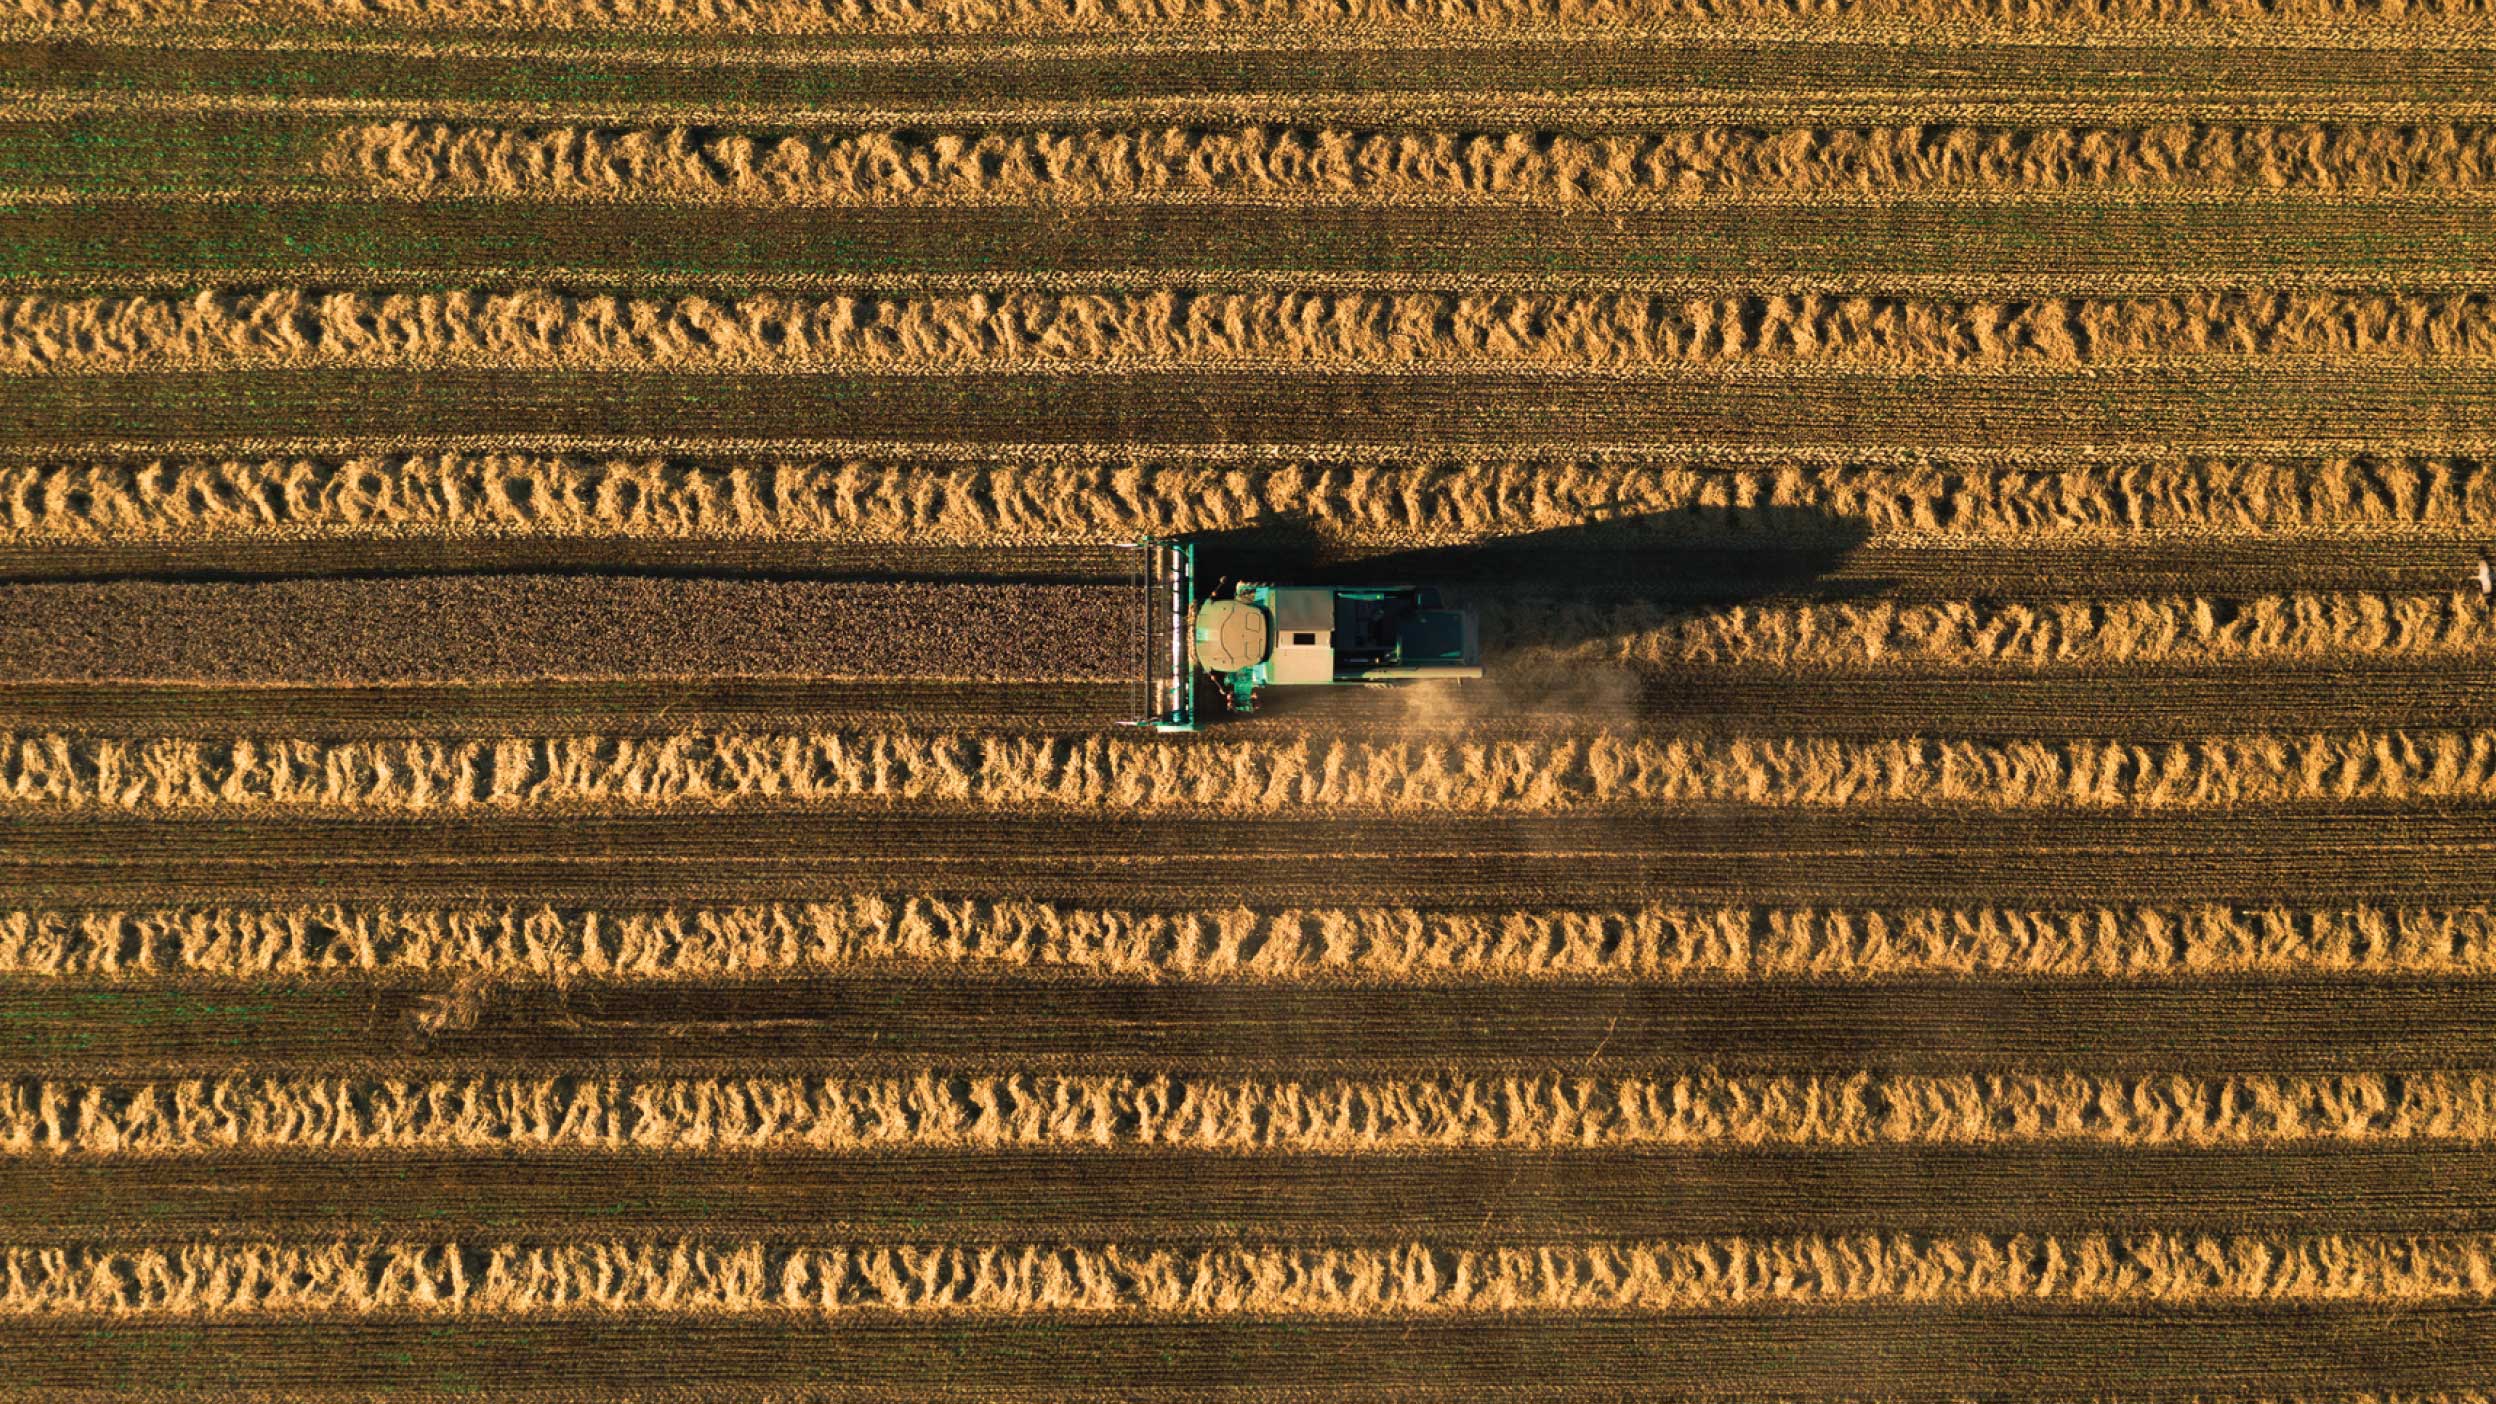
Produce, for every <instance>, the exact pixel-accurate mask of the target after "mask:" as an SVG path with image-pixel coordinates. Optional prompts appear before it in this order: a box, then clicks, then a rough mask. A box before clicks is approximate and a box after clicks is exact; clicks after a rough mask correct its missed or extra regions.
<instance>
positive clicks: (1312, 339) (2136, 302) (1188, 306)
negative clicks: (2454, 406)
mask: <svg viewBox="0 0 2496 1404" xmlns="http://www.w3.org/2000/svg"><path fill="white" fill-rule="evenodd" d="M2491 353H2496V294H2490V293H2483V292H2416V293H2392V292H2363V291H2326V292H2201V293H2187V294H2175V295H2167V296H2129V297H2051V296H2044V297H2031V298H1990V299H1988V298H1937V297H1908V296H1886V295H1855V296H1838V295H1831V294H1822V293H1793V294H1773V295H1772V294H1742V295H1730V296H1707V295H1666V294H1656V293H1646V292H1617V293H1575V292H1427V291H1422V292H1343V291H1332V290H1308V291H1289V292H1271V291H1254V292H1238V291H1222V290H1219V289H1200V288H1188V289H1165V290H1161V291H1154V292H1127V291H1100V292H1043V291H1027V290H1026V291H1000V292H976V293H928V294H905V293H879V292H873V291H866V290H861V291H859V292H856V293H846V294H838V295H828V296H816V295H804V294H785V293H762V292H758V293H749V294H743V295H737V294H719V295H715V296H714V295H708V294H687V295H683V296H656V297H652V296H633V295H626V294H608V293H594V292H565V291H558V290H555V289H550V288H527V289H520V290H517V291H508V292H504V291H474V290H459V291H442V292H370V291H357V290H349V289H335V290H333V289H321V288H270V289H259V290H235V291H228V290H204V291H200V292H196V293H191V294H159V293H141V294H126V295H109V296H76V295H59V294H51V293H31V294H22V295H17V296H10V297H0V372H8V373H15V374H27V373H40V372H87V373H91V372H104V371H136V370H174V369H201V370H209V369H223V368H238V369H239V368H247V367H256V366H267V367H287V366H400V365H405V366H477V367H510V368H548V369H572V368H577V369H600V368H605V369H637V368H647V369H669V368H682V369H686V370H729V369H739V368H743V369H750V370H757V371H770V370H789V371H799V370H810V369H840V368H852V367H856V368H889V369H893V370H902V371H908V370H930V371H933V370H947V369H962V368H969V367H977V366H1000V367H1013V366H1031V367H1045V366H1062V367H1114V366H1142V365H1160V364H1177V365H1186V364H1198V365H1209V366H1220V365H1278V366H1279V365H1306V366H1312V367H1341V368H1346V369H1364V370H1375V369H1379V368H1392V367H1396V366H1424V365H1515V366H1541V367H1549V368H1554V369H1572V368H1574V369H1582V370H1589V371H1592V370H1614V371H1635V370H1639V369H1658V370H1661V369H1667V368H1723V367H1731V366H1740V365H1744V364H1749V363H1753V362H1758V363H1765V364H1795V365H1808V364H1825V365H1831V366H1861V367H1884V368H1894V369H1908V368H1930V369H1950V368H1983V367H2022V366H2025V367H2054V366H2075V365H2088V364H2103V363H2108V362H2120V361H2137V360H2144V359H2151V360H2154V359H2162V358H2170V357H2184V356H2192V357H2198V356H2218V357H2247V356H2305V355H2314V356H2319V355H2337V356H2366V357H2381V358H2388V359H2394V360H2405V361H2419V360H2437V359H2446V358H2454V357H2462V358H2477V357H2484V356H2487V355H2489V354H2491Z"/></svg>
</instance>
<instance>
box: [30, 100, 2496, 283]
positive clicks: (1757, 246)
mask: <svg viewBox="0 0 2496 1404" xmlns="http://www.w3.org/2000/svg"><path fill="white" fill-rule="evenodd" d="M150 120H161V119H154V118H151V119H150ZM220 120H222V121H224V122H228V123H230V122H232V121H233V119H231V118H224V119H220ZM252 120H258V119H252ZM8 135H9V129H8V128H6V127H4V126H0V142H5V140H6V138H7V136H8ZM46 137H47V139H48V140H49V141H51V142H52V143H53V144H51V145H46V146H43V147H41V148H39V149H38V150H37V151H35V152H32V153H30V155H31V156H33V157H34V158H35V159H43V158H44V157H46V156H47V155H49V154H50V153H54V152H58V151H59V150H61V149H62V148H61V147H60V146H59V145H58V141H59V138H58V137H57V136H56V135H52V134H49V133H47V134H46ZM195 140H197V141H200V142H202V143H205V142H206V140H207V138H205V137H200V138H195ZM211 149H213V148H211ZM8 154H9V153H8V152H7V150H6V149H5V146H0V158H5V157H6V156H7V155H8ZM309 159H310V158H309V157H308V156H297V157H295V158H293V161H292V164H304V163H306V162H308V160H309ZM180 164H181V165H183V166H188V165H190V164H191V163H190V162H188V161H184V162H181V163H180ZM266 164H269V165H272V166H279V165H283V164H288V163H287V162H281V161H278V160H275V159H272V160H271V161H269V162H267V163H266ZM232 166H233V162H232V160H231V159H230V158H228V159H223V160H221V161H220V162H219V163H217V164H215V165H213V166H212V167H211V168H209V169H206V170H202V171H200V172H199V173H198V174H197V175H196V176H194V177H192V178H191V180H192V183H194V184H200V185H208V186H222V185H230V184H232V183H234V172H233V170H232ZM141 174H143V172H141V171H140V170H138V169H137V168H135V167H134V166H133V165H132V164H129V163H121V164H114V165H110V166H107V167H106V168H104V169H103V170H102V171H99V172H98V173H97V178H98V180H99V182H101V181H104V180H111V181H115V182H127V181H131V180H133V179H135V178H137V177H139V176H140V175H141ZM18 179H20V180H28V179H29V177H28V176H25V175H21V176H19V177H18ZM2484 209H2485V205H2484V204H2483V203H2481V202H2476V201H2467V200H2455V201H2436V200H2434V199H2431V198H2408V199H2367V198H2365V197H2363V196H2349V197H2344V198H2339V199H2334V200H2331V201H2329V202H2319V201H2308V202H2303V203H2295V204H2254V205H2247V204H2243V203H2239V202H2227V201H2214V202H2211V203H2206V204H2199V205H2195V204H2183V203H2170V204H2150V205H2141V204H2137V203H2136V204H2125V203H2123V202H2121V201H2118V200H2108V199H2105V198H2102V197H2095V198H2093V197H2092V196H2091V195H2089V194H2088V193H2086V192H2071V193H2067V194H2062V195H2057V196H2052V197H2049V198H2047V199H2045V200H2037V199H2027V200H2019V199H2014V200H2010V201H2007V202H2003V203H1994V204H1969V203H1959V204H1951V203H1933V204H1924V205H1917V204H1899V205H1886V206H1884V205H1872V206H1866V205H1863V204H1861V203H1854V204H1848V203H1844V202H1842V201H1840V200H1831V201H1828V202H1825V203H1821V204H1817V205H1809V204H1805V205H1793V206H1783V207H1780V206H1776V205H1768V206H1761V205H1755V204H1754V205H1743V206H1723V205H1717V206H1700V207H1682V208H1670V209H1623V210H1604V209H1600V208H1599V207H1587V208H1583V209H1579V210H1575V211H1571V210H1551V209H1542V210H1535V209H1516V208H1481V207H1476V208H1471V209H1467V208H1461V207H1458V208H1437V209H1432V208H1426V207H1421V208H1413V207H1407V208H1387V207H1383V206H1372V207H1369V208H1366V209H1363V208H1349V209H1346V208H1325V207H1311V206H1302V207H1298V208H1293V207H1290V206H1281V207H1277V206H1274V205H1270V204H1269V205H1255V204H1248V203H1237V204H1211V203H1209V204H1199V205H1167V206H1160V207H1156V206H1153V205H1150V204H1130V205H1126V206H1118V205H1111V204H1094V205H1082V204H1077V205H1070V206H1066V207H1064V208H1062V209H1052V210H1051V211H1050V212H1049V214H1048V216H1047V217H1046V218H1034V217H1033V214H1032V212H1031V210H1030V209H1029V208H1028V207H1022V208H1002V209H1000V208H988V209H981V208H961V207H958V206H957V207H954V208H944V207H942V206H936V207H930V208H922V209H916V210H912V209H893V208H877V207H873V206H868V207H863V208H840V209H813V208H806V207H803V206H794V205H779V206H773V205H754V204H743V205H728V206H713V207H704V206H700V205H694V204H688V203H666V202H664V201H657V202H635V203H606V202H594V201H565V202H558V203H555V204H553V205H551V206H550V205H547V204H543V203H540V202H537V201H533V200H530V201H510V200H498V199H474V198H437V199H433V200H427V201H425V202H423V203H415V202H412V201H405V200H397V199H393V200H382V201H375V200H372V199H369V198H363V197H348V198H340V199H336V200H326V199H325V200H317V201H298V200H286V201H277V202H270V203H256V202H235V203H228V204H205V205H193V206H186V207H182V208H179V209H168V208H167V207H166V205H165V204H164V203H163V202H161V201H151V200H147V199H144V198H141V197H136V196H130V195H124V194H120V193H118V192H117V191H115V190H114V188H113V186H110V185H100V186H99V193H98V194H97V195H96V196H95V197H94V198H93V199H90V200H81V201H78V202H76V203H68V204H45V205H19V206H14V207H10V206H5V205H0V275H5V276H15V277H22V278H42V279H45V280H46V283H47V286H50V287H57V288H60V289H63V290H66V289H69V288H74V287H79V286H82V285H84V286H96V287H111V286H113V285H114V283H115V280H127V279H129V278H131V277H132V276H134V275H138V274H142V273H153V272H157V271H159V270H181V271H183V272H191V273H196V274H198V275H199V276H202V277H210V278H213V277H214V276H215V275H216V274H217V273H219V272H222V271H226V270H233V271H235V272H238V273H244V274H246V275H247V276H252V277H269V276H275V275H273V274H272V273H271V272H269V271H267V270H283V269H287V268H306V269H317V270H321V271H320V272H318V273H314V274H311V275H310V276H313V277H319V278H334V277H336V276H337V275H336V274H335V273H334V272H330V271H329V270H333V269H337V268H340V267H350V268H355V267H361V268H372V269H376V270H391V271H399V270H419V269H421V270H424V273H423V275H422V276H424V277H425V278H426V279H427V281H428V285H429V286H434V287H440V286H444V285H446V283H447V284H456V283H457V282H458V281H459V280H461V279H463V278H470V277H485V278H492V277H496V276H498V275H499V276H508V275H507V274H504V273H503V270H508V269H511V268H514V267H528V266H540V267H547V268H562V269H585V270H597V273H596V276H597V278H598V282H599V285H600V286H602V287H604V286H620V287H626V288H642V289H651V290H660V289H669V288H683V287H685V286H686V285H687V283H688V282H689V281H691V280H693V279H699V280H701V284H702V285H704V286H715V285H716V283H717V281H718V280H721V279H735V278H737V277H739V276H745V277H751V278H756V279H759V280H768V279H771V278H775V277H779V278H786V277H791V276H799V275H809V276H832V277H837V276H843V275H848V276H854V277H857V278H860V279H862V280H883V279H889V278H890V277H891V276H892V268H893V262H892V260H893V252H892V251H893V250H895V249H907V250H909V265H908V266H909V269H910V271H911V272H912V273H913V274H966V273H985V272H990V271H993V270H995V269H998V268H1016V269H1020V270H1024V271H1028V272H1035V273H1060V274H1083V273H1096V274H1103V275H1113V276H1115V275H1127V274H1129V272H1130V270H1134V269H1151V270H1155V271H1156V272H1161V273H1165V274H1167V275H1168V276H1170V277H1173V278H1184V277H1200V278H1204V277H1219V276H1221V275H1223V274H1226V273H1232V272H1237V271H1255V272H1260V273H1274V272H1368V273H1381V274H1402V275H1406V276H1410V277H1415V278H1431V277H1436V276H1443V275H1445V274H1446V273H1448V272H1449V271H1450V269H1451V268H1453V267H1456V266H1459V265H1458V263H1457V261H1456V260H1455V259H1454V257H1453V256H1452V252H1451V251H1453V250H1461V251H1462V260H1461V266H1462V268H1463V269H1464V271H1466V272H1468V273H1472V274H1477V275H1483V276H1492V275H1500V274H1509V275H1518V276H1556V277H1566V276H1570V275H1580V276H1586V277H1612V278H1622V277H1626V278H1694V279H1722V280H1726V281H1728V282H1732V283H1736V284H1754V285H1755V284H1757V283H1758V282H1761V281H1764V280H1773V279H1777V278H1795V277H1814V276H1818V277H1824V278H1825V277H1828V276H1831V275H1847V276H1850V277H1851V278H1853V279H1854V280H1856V284H1857V285H1858V286H1860V287H1862V288H1864V289H1867V290H1869V289H1873V288H1878V287H1880V286H1882V285H1883V282H1884V280H1896V279H1901V278H1912V277H1928V278H1929V277H1943V276H1953V275H1955V276H1958V277H1963V278H1971V279H1972V278H2000V279H2006V280H2010V281H2013V282H2015V283H2018V284H2021V285H2028V286H2039V287H2054V286H2055V285H2056V284H2057V282H2058V280H2059V282H2060V283H2061V284H2062V286H2061V287H2057V288H2056V290H2057V291H2065V290H2068V284H2069V283H2070V281H2071V280H2074V279H2081V280H2085V279H2089V278H2108V277H2124V276H2128V277H2129V278H2131V279H2132V280H2134V281H2138V282H2144V283H2148V284H2151V285H2154V284H2155V283H2156V282H2157V279H2158V275H2157V274H2154V273H2151V274H2145V273H2143V272H2142V270H2144V269H2161V270H2165V269H2173V270H2179V272H2178V273H2177V274H2176V275H2175V276H2176V277H2177V279H2178V281H2194V282H2200V283H2203V284H2207V283H2208V282H2209V281H2211V280H2213V279H2216V278H2219V277H2223V276H2227V275H2234V276H2236V277H2239V278H2242V279H2244V280H2245V281H2248V282H2258V281H2265V280H2279V279H2285V278H2296V277H2300V276H2303V277H2317V276H2320V277H2329V276H2333V275H2339V276H2344V277H2345V276H2351V275H2354V274H2356V273H2361V272H2362V273H2363V274H2364V275H2366V276H2368V277H2371V278H2375V279H2382V280H2388V281H2397V280H2399V279H2400V278H2402V277H2404V276H2415V275H2425V276H2431V277H2432V276H2440V275H2443V274H2445V273H2447V272H2448V271H2449V270H2451V269H2453V268H2455V267H2469V266H2473V265H2477V264H2481V263H2484V262H2486V261H2488V259H2490V258H2491V257H2496V231H2491V230H2490V228H2489V226H2488V222H2487V220H2486V219H2485V218H2484V217H2483V214H2482V212H2483V211H2484ZM2392 223H2397V225H2398V227H2399V228H2400V231H2401V237H2400V238H2399V239H2398V240H2397V241H2392V240H2386V239H2385V238H2384V234H2383V231H2384V228H2385V227H2386V225H2387V224H2392ZM610 270H612V271H610ZM2187 270H2188V271H2187ZM1119 281H1121V282H1131V281H1133V279H1132V278H1131V277H1120V278H1119Z"/></svg>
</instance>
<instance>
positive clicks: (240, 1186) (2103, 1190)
mask: <svg viewBox="0 0 2496 1404" xmlns="http://www.w3.org/2000/svg"><path fill="white" fill-rule="evenodd" d="M2491 1227H2496V1152H2490V1151H2488V1150H2486V1149H2483V1148H2453V1147H2442V1146H2434V1147H2416V1148H2412V1147H2402V1148H2399V1149H2394V1150H2377V1149H2353V1148H2349V1147H2341V1146H2333V1147H2326V1148H2321V1149H2313V1148H2299V1149H2292V1150H2252V1151H2247V1150H2229V1151H2168V1150H2159V1151H2117V1150H2110V1149H2106V1148H2103V1147H2097V1146H2051V1147H2033V1146H2021V1147H2004V1148H1997V1149H1988V1150H1967V1149H1960V1148H1950V1149H1930V1148H1910V1149H1900V1148H1896V1147H1876V1148H1869V1149H1849V1150H1820V1151H1811V1152H1801V1151H1771V1152H1758V1151H1718V1152H1699V1153H1682V1154H1645V1155H1624V1154H1614V1153H1604V1152H1588V1151H1562V1152H1557V1153H1551V1154H1542V1155H1524V1154H1491V1153H1481V1152H1464V1153H1459V1154H1451V1155H1398V1156H1370V1157H1359V1158H1339V1157H1333V1156H1246V1155H1205V1154H1191V1153H1154V1154H1150V1155H1134V1154H1108V1155H1104V1154H1090V1155H1087V1154H1081V1153H1077V1154H1061V1155H1044V1154H1032V1153H1024V1152H1013V1153H999V1154H981V1155H959V1156H946V1155H917V1154H912V1155H861V1156H836V1157H815V1156H790V1157H776V1156H775V1157H754V1156H717V1157H706V1156H674V1155H670V1156H654V1155H633V1154H626V1155H615V1156H584V1155H533V1156H526V1157H510V1156H469V1157H457V1156H397V1155H380V1156H370V1157H360V1156H359V1157H340V1158H335V1159H332V1158H325V1157H322V1156H317V1155H313V1156H284V1157H278V1156H270V1157H254V1158H251V1159H246V1160H233V1159H225V1158H220V1159H218V1160H216V1161H214V1162H201V1161H193V1160H183V1161H175V1162H148V1161H130V1160H108V1161H79V1160H53V1159H49V1158H46V1159H41V1160H31V1161H30V1160H21V1159H14V1158H12V1159H7V1160H0V1231H6V1232H9V1233H11V1234H16V1235H20V1236H27V1237H39V1238H41V1239H43V1240H44V1241H46V1242H52V1241H56V1240H62V1239H85V1238H97V1239H114V1238H118V1239H133V1238H136V1239H155V1240H161V1239H164V1238H168V1237H189V1236H194V1235H197V1236H213V1235H218V1234H227V1235H243V1236H251V1237H258V1236H263V1235H267V1236H274V1237H324V1236H328V1235H333V1234H335V1235H348V1236H356V1235H365V1234H375V1235H384V1236H387V1235H396V1234H405V1233H408V1232H411V1231H417V1232H422V1233H424V1234H428V1235H433V1234H466V1235H477V1234H487V1233H505V1234H508V1233H515V1232H519V1233H528V1234H533V1235H544V1236H550V1237H560V1236H567V1235H579V1236H591V1235H607V1234H626V1235H638V1234H650V1235H679V1234H681V1235H686V1236H702V1235H706V1234H707V1235H717V1236H720V1237H759V1238H784V1237H787V1236H788V1235H790V1234H792V1233H797V1234H801V1235H802V1236H805V1237H810V1238H839V1237H854V1238H859V1239H876V1240H892V1239H896V1238H904V1239H911V1240H925V1239H931V1238H938V1239H952V1240H961V1239H966V1238H967V1239H1002V1240H1006V1241H1013V1240H1017V1239H1035V1240H1045V1239H1072V1240H1087V1239H1088V1240H1103V1239H1106V1240H1111V1241H1115V1242H1120V1243H1137V1242H1190V1241H1194V1242H1203V1241H1208V1240H1213V1239H1220V1238H1233V1237H1244V1238H1249V1239H1258V1238H1273V1239H1287V1240H1291V1241H1307V1240H1311V1239H1321V1240H1324V1241H1328V1242H1357V1241H1364V1240H1368V1241H1385V1242H1401V1241H1409V1240H1412V1239H1415V1238H1423V1239H1428V1238H1454V1239H1457V1240H1461V1241H1474V1240H1476V1239H1479V1238H1491V1239H1497V1240H1499V1241H1503V1242H1520V1241H1566V1240H1571V1239H1578V1240H1582V1239H1587V1238H1606V1237H1624V1238H1637V1237H1669V1236H1676V1235H1684V1234H1784V1233H1859V1232H1864V1231H1868V1230H1879V1231H1883V1232H1930V1233H2088V1232H2099V1231H2105V1230H2109V1229H2113V1230H2119V1231H2126V1232H2148V1231H2170V1232H2178V1233H2191V1232H2200V1231H2232V1232H2247V1233H2282V1234H2307V1233H2334V1232H2343V1233H2358V1232H2364V1233H2430V1232H2485V1231H2487V1230H2488V1229H2489V1228H2491Z"/></svg>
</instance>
